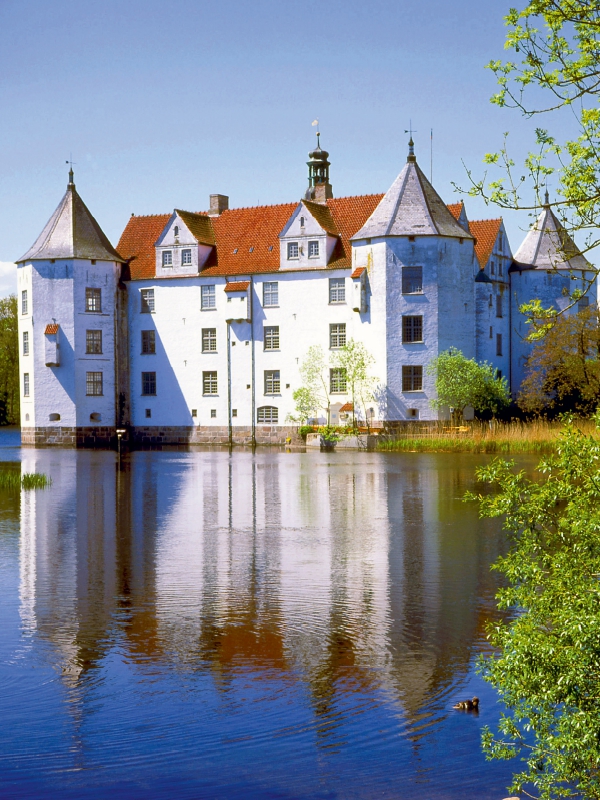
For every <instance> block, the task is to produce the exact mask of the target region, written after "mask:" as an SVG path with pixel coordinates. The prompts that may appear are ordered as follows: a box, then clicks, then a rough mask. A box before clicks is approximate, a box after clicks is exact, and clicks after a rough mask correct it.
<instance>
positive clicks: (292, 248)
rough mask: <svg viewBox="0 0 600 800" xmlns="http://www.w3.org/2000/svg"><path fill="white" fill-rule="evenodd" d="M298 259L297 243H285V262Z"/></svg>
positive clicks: (298, 249) (298, 246)
mask: <svg viewBox="0 0 600 800" xmlns="http://www.w3.org/2000/svg"><path fill="white" fill-rule="evenodd" d="M299 258H300V245H299V244H298V242H288V243H287V260H288V261H297V260H298V259H299Z"/></svg>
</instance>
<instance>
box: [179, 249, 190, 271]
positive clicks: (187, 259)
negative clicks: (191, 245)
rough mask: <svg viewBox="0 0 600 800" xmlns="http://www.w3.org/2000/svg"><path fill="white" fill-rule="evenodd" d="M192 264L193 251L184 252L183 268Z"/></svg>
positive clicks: (182, 253)
mask: <svg viewBox="0 0 600 800" xmlns="http://www.w3.org/2000/svg"><path fill="white" fill-rule="evenodd" d="M191 263H192V251H191V250H182V251H181V266H182V267H189V266H190V265H191Z"/></svg>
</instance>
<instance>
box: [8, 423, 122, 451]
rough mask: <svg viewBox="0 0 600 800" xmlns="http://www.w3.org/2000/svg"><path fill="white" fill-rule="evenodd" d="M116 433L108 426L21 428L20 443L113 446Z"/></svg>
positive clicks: (24, 444) (31, 444) (36, 445)
mask: <svg viewBox="0 0 600 800" xmlns="http://www.w3.org/2000/svg"><path fill="white" fill-rule="evenodd" d="M116 441H117V434H116V430H115V428H108V427H101V426H97V427H93V428H92V427H85V428H71V427H57V426H56V425H53V426H52V427H50V426H48V427H45V428H30V427H27V428H21V444H22V445H23V446H31V447H104V448H106V447H114V446H116Z"/></svg>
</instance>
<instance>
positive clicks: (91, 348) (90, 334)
mask: <svg viewBox="0 0 600 800" xmlns="http://www.w3.org/2000/svg"><path fill="white" fill-rule="evenodd" d="M85 352H86V354H87V355H101V353H102V331H86V332H85Z"/></svg>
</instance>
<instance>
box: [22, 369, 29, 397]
mask: <svg viewBox="0 0 600 800" xmlns="http://www.w3.org/2000/svg"><path fill="white" fill-rule="evenodd" d="M23 397H29V373H28V372H26V373H25V374H24V375H23Z"/></svg>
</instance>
